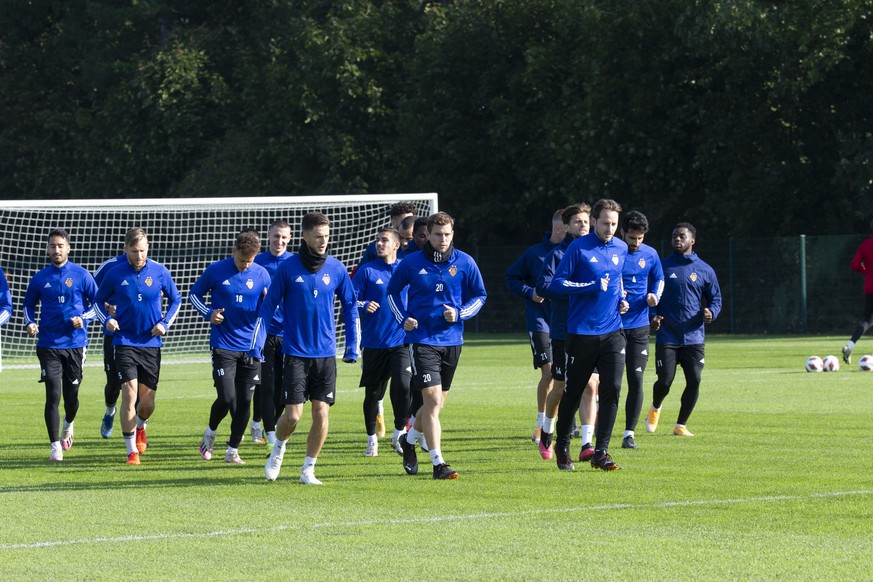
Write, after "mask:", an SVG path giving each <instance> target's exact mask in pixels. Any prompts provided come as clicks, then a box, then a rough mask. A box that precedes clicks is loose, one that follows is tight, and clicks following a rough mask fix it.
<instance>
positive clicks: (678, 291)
mask: <svg viewBox="0 0 873 582" xmlns="http://www.w3.org/2000/svg"><path fill="white" fill-rule="evenodd" d="M662 265H663V267H664V294H663V295H662V296H661V302H660V303H659V304H658V307H657V314H658V315H660V316H662V317H663V318H664V319H663V320H662V321H661V327H660V329H658V333H657V335H656V336H655V343H656V344H661V345H667V346H689V345H699V344H702V343H703V340H704V336H705V333H704V330H703V308H704V307H708V308H709V310H710V311H711V312H712V320H713V321H715V319H716V318H717V317H718V314H719V313H720V312H721V289H720V288H719V286H718V279H717V278H716V276H715V271H713V270H712V267H710V266H709V265H707V264H706V263H704V262H703V261H702V260H701V259H700V257H698V256H697V254H696V253H693V252H692V253H689V254H688V255H682V254H679V253H677V252H675V251H674V252H672V253H670V256H668V257H667V258H666V259H664V261H663V262H662Z"/></svg>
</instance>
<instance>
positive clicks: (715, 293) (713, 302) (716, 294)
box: [703, 269, 721, 321]
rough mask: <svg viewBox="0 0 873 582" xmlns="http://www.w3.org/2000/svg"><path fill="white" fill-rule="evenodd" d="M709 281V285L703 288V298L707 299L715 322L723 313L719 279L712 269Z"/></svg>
mask: <svg viewBox="0 0 873 582" xmlns="http://www.w3.org/2000/svg"><path fill="white" fill-rule="evenodd" d="M707 279H708V281H707V284H706V285H705V286H704V288H703V296H704V297H706V302H707V307H709V310H710V311H711V312H712V320H713V321H715V320H716V318H717V317H718V314H719V313H721V288H720V287H719V286H718V279H717V278H716V276H715V271H713V270H712V269H710V271H709V277H707Z"/></svg>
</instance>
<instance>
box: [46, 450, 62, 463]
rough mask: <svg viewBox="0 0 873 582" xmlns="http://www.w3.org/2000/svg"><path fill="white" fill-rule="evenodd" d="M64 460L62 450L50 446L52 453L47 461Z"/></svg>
mask: <svg viewBox="0 0 873 582" xmlns="http://www.w3.org/2000/svg"><path fill="white" fill-rule="evenodd" d="M63 460H64V451H62V450H61V449H56V448H55V447H52V454H51V456H50V457H49V461H63Z"/></svg>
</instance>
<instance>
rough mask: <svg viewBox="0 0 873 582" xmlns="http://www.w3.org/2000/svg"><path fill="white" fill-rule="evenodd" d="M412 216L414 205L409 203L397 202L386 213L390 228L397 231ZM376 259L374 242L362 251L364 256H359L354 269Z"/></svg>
mask: <svg viewBox="0 0 873 582" xmlns="http://www.w3.org/2000/svg"><path fill="white" fill-rule="evenodd" d="M414 215H415V205H414V204H412V203H411V202H397V203H396V204H393V205H392V206H391V209H390V210H389V211H388V218H389V223H390V224H391V228H393V229H394V230H397V231H399V230H400V225H401V224H402V223H403V220H404V219H406V218H408V217H410V216H414ZM413 224H414V222H413ZM376 258H377V255H376V241H373V242H371V243H370V244H368V245H367V248H366V249H364V254H363V255H362V256H361V260H360V261H358V265H357V266H356V267H355V269H360V268H361V267H362V266H363V265H366V264H367V263H369V262H370V261H375V260H376ZM352 274H354V273H352Z"/></svg>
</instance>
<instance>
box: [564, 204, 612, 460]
mask: <svg viewBox="0 0 873 582" xmlns="http://www.w3.org/2000/svg"><path fill="white" fill-rule="evenodd" d="M619 212H621V205H619V203H618V202H616V201H615V200H610V199H601V200H598V201H597V202H596V203H595V204H594V208H593V209H592V212H591V216H592V217H593V218H594V224H593V232H591V233H589V234H587V235H585V236H582V237H579V238H578V239H576V240H575V241H573V243H571V244H570V246H569V247H568V248H567V251H566V252H565V253H564V257H563V258H562V259H561V262H560V264H559V265H558V268H557V270H556V271H555V276H554V278H553V279H552V282H551V284H549V290H550V291H552V292H554V293H559V294H565V295H570V312H569V315H568V318H567V343H566V351H567V381H566V386H565V389H564V396H563V398H561V405H560V407H559V408H558V426H557V429H556V430H557V438H556V439H555V457H556V460H557V464H558V468H559V469H563V470H573V469H574V467H573V463H572V461H571V460H570V436H571V432H572V423H573V415H574V413H575V410H576V409H577V408H578V407H579V401H580V400H581V398H582V392H583V390H584V389H585V386H586V384H587V383H588V380H589V379H590V377H591V374H592V372H594V369H595V368H596V369H597V371H598V372H599V373H600V386H599V388H598V394H599V398H600V407H599V410H598V418H597V427H596V429H595V433H596V442H595V444H594V454H593V455H592V456H591V466H592V467H594V468H595V469H603V470H604V471H613V470H615V469H618V465H617V464H616V463H615V462H614V461H613V460H612V457H611V456H610V455H609V440H610V437H611V435H612V427H613V425H614V424H615V417H616V414H617V412H618V403H619V394H620V392H621V379H622V376H623V375H624V359H625V358H624V355H625V354H624V351H625V339H624V334H623V333H622V330H621V313H622V312H625V311H627V307H628V305H627V302H626V301H624V299H623V298H622V293H623V290H622V281H621V270H622V266H623V265H624V260H625V257H626V256H627V245H626V244H625V243H624V241H622V240H619V239H617V238H615V236H614V235H615V232H616V230H617V229H618V215H619Z"/></svg>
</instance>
